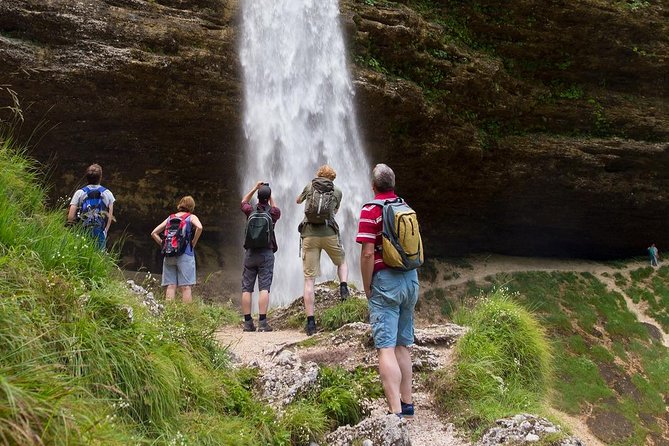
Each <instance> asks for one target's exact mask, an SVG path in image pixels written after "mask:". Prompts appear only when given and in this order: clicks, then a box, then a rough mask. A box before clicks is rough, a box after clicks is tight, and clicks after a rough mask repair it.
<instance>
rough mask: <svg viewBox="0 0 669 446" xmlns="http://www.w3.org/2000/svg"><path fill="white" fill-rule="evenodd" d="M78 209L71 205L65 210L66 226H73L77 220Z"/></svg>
mask: <svg viewBox="0 0 669 446" xmlns="http://www.w3.org/2000/svg"><path fill="white" fill-rule="evenodd" d="M78 208H79V207H78V206H77V205H76V204H71V205H70V207H69V208H68V210H67V224H68V225H73V224H74V223H75V221H76V220H77V209H78Z"/></svg>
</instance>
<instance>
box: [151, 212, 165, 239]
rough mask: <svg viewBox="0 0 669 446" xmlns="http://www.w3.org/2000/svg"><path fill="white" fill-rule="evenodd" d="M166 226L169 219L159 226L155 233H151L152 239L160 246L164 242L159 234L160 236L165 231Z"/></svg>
mask: <svg viewBox="0 0 669 446" xmlns="http://www.w3.org/2000/svg"><path fill="white" fill-rule="evenodd" d="M165 226H167V219H166V220H164V221H163V222H162V223H161V224H159V225H158V226H156V228H155V229H154V230H153V231H151V238H152V239H153V240H155V242H156V243H158V246H160V245H162V244H163V240H162V239H161V238H160V235H158V234H160V233H161V232H163V231H164V230H165Z"/></svg>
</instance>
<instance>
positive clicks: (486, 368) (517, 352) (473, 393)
mask: <svg viewBox="0 0 669 446" xmlns="http://www.w3.org/2000/svg"><path fill="white" fill-rule="evenodd" d="M455 316H456V321H457V322H458V323H460V324H464V325H468V326H469V327H470V331H469V332H468V333H467V334H465V336H463V337H462V338H461V339H460V341H459V342H458V344H457V345H456V347H455V361H454V365H453V370H451V371H449V372H447V373H444V372H442V373H440V374H439V378H438V380H437V384H436V386H437V390H438V400H439V403H440V404H441V405H442V406H443V407H448V408H449V411H453V406H456V407H458V410H459V411H460V412H461V413H462V414H463V417H465V418H467V420H465V421H471V420H478V423H487V422H492V421H493V420H495V419H497V418H500V417H504V416H508V415H511V414H515V413H518V412H525V411H528V410H532V409H535V408H537V407H538V406H539V405H540V404H541V403H542V402H543V400H544V398H545V396H546V394H547V389H548V388H549V386H550V380H551V365H550V364H551V348H550V345H549V343H548V341H547V340H546V337H545V333H544V331H543V329H542V327H541V325H540V324H539V323H538V322H537V320H536V319H535V318H534V317H533V316H532V315H531V314H530V313H529V312H528V311H527V310H525V309H524V308H522V307H521V306H520V305H518V304H516V303H515V302H513V300H512V299H511V298H510V297H509V294H508V292H507V291H506V290H504V289H497V290H494V291H493V292H492V293H491V294H490V295H489V296H488V297H487V298H485V299H483V300H482V301H481V302H480V303H479V304H478V305H477V306H476V307H475V308H474V309H473V310H467V309H461V310H459V311H458V313H456V315H455Z"/></svg>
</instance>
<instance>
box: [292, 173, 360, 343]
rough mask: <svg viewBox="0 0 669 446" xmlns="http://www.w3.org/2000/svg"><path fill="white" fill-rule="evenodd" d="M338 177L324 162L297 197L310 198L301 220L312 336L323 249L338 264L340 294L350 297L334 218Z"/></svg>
mask: <svg viewBox="0 0 669 446" xmlns="http://www.w3.org/2000/svg"><path fill="white" fill-rule="evenodd" d="M336 177H337V173H336V172H335V170H334V169H333V168H332V167H330V166H328V165H323V166H321V167H320V168H319V169H318V172H316V178H314V179H313V180H312V181H311V182H310V183H309V184H307V185H306V186H305V187H304V190H303V191H302V193H301V194H300V195H299V196H298V197H297V204H301V203H303V202H306V203H305V206H304V214H305V215H304V220H303V221H302V223H300V226H299V231H300V237H301V246H302V269H303V271H304V310H305V312H306V314H307V325H306V328H305V331H306V332H307V334H308V335H309V336H311V335H312V334H314V333H316V320H315V318H314V283H315V281H316V277H318V275H319V273H320V262H321V251H322V250H324V251H325V252H326V253H327V254H328V256H329V257H330V260H332V263H334V264H335V265H336V266H337V276H338V277H339V282H340V284H339V294H340V297H341V298H342V299H346V298H347V297H348V296H349V291H348V285H347V283H346V280H347V278H348V267H347V266H346V256H345V254H344V248H343V247H342V245H341V240H340V239H339V226H338V225H337V222H336V221H335V219H334V216H335V214H336V213H337V211H338V210H339V205H340V203H341V199H342V193H341V190H340V189H339V188H337V187H335V186H334V183H333V181H334V179H335V178H336Z"/></svg>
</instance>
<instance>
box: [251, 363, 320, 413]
mask: <svg viewBox="0 0 669 446" xmlns="http://www.w3.org/2000/svg"><path fill="white" fill-rule="evenodd" d="M254 365H256V366H258V367H259V368H260V369H261V372H262V373H261V376H260V385H261V387H262V397H263V398H264V399H265V400H267V402H268V403H269V404H270V405H271V406H272V407H274V408H275V409H279V410H280V409H281V408H283V407H284V406H286V405H287V404H290V403H291V402H292V401H293V400H294V399H295V397H296V396H297V395H299V394H301V393H304V392H306V391H307V390H308V389H311V388H313V387H315V386H316V383H317V379H318V365H317V364H315V363H313V362H308V363H306V364H303V363H302V361H301V360H300V357H299V356H297V355H296V354H294V353H293V352H291V351H288V350H284V351H283V352H281V353H280V354H279V355H277V356H276V357H275V358H274V360H273V361H270V362H263V363H258V362H256V363H255V364H254Z"/></svg>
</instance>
